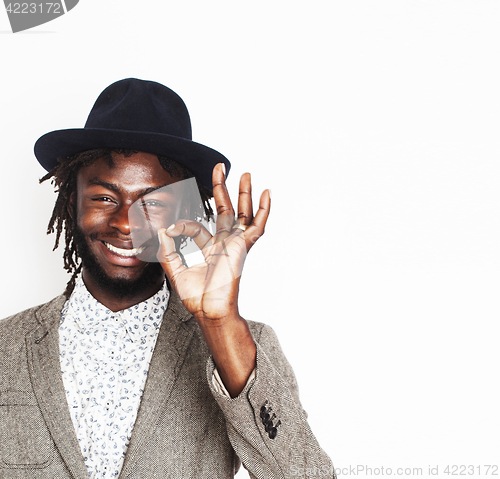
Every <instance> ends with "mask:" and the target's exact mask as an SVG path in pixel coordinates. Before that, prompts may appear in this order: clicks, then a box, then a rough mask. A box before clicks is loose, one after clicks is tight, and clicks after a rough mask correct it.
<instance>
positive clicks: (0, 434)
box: [0, 391, 54, 469]
mask: <svg viewBox="0 0 500 479" xmlns="http://www.w3.org/2000/svg"><path fill="white" fill-rule="evenodd" d="M26 396H27V394H26V393H19V392H17V391H16V392H13V391H8V392H4V393H1V394H0V468H10V469H42V468H44V467H47V466H48V465H49V464H50V462H51V461H52V457H53V451H54V444H53V442H52V439H51V437H50V433H49V430H48V429H47V426H46V424H45V421H44V420H43V417H42V413H41V411H40V409H39V407H38V405H37V404H36V403H35V404H33V403H31V404H30V401H29V399H28V400H27V398H26Z"/></svg>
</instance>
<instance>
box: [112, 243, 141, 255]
mask: <svg viewBox="0 0 500 479" xmlns="http://www.w3.org/2000/svg"><path fill="white" fill-rule="evenodd" d="M103 243H104V244H105V245H106V247H107V248H108V249H109V250H110V251H113V253H116V254H119V255H120V256H137V255H138V254H141V253H142V252H143V251H144V248H145V247H144V246H141V247H140V248H132V249H122V248H117V247H116V246H113V245H112V244H109V243H106V242H105V241H103Z"/></svg>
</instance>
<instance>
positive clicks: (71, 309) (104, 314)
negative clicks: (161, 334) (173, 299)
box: [61, 275, 170, 340]
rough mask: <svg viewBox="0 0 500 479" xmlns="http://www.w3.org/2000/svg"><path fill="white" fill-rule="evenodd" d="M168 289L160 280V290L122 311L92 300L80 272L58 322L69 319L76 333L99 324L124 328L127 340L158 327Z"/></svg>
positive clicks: (88, 329) (98, 327)
mask: <svg viewBox="0 0 500 479" xmlns="http://www.w3.org/2000/svg"><path fill="white" fill-rule="evenodd" d="M169 297H170V291H169V290H168V287H167V282H166V281H164V282H163V285H162V287H161V288H160V290H159V291H158V292H157V293H156V294H154V295H153V296H151V297H150V298H148V299H146V300H145V301H142V302H141V303H138V304H135V305H134V306H131V307H130V308H127V309H124V310H122V311H117V312H113V311H111V310H110V309H108V308H107V307H106V306H104V305H103V304H101V303H100V302H99V301H97V299H95V298H94V297H93V296H92V295H91V294H90V292H89V290H88V289H87V287H86V286H85V283H84V282H83V279H82V277H81V275H80V276H79V277H78V278H77V280H76V283H75V288H74V289H73V292H72V293H71V296H70V297H69V299H68V300H67V301H66V304H65V305H64V308H63V311H62V314H61V325H62V324H63V323H64V322H65V321H68V320H69V319H72V320H73V321H74V322H75V323H76V325H77V327H78V329H79V330H80V332H82V333H85V332H88V331H92V330H96V329H100V328H102V327H103V326H106V327H115V328H120V327H124V328H125V329H126V330H127V333H128V334H129V337H130V339H132V340H133V338H134V337H136V336H139V337H142V336H144V335H145V334H150V333H151V328H155V329H159V328H160V325H161V321H162V319H163V314H164V313H165V311H166V310H167V306H168V300H169Z"/></svg>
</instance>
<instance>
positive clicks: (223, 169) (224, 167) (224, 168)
mask: <svg viewBox="0 0 500 479" xmlns="http://www.w3.org/2000/svg"><path fill="white" fill-rule="evenodd" d="M221 165H222V172H223V173H224V176H226V165H225V164H224V163H221Z"/></svg>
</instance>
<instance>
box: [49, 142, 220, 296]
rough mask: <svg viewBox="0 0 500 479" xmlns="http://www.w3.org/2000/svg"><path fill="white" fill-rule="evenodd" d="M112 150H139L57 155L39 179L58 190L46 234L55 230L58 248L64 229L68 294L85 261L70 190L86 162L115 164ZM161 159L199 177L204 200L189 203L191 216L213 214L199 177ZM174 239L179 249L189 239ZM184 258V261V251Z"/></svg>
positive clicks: (182, 171)
mask: <svg viewBox="0 0 500 479" xmlns="http://www.w3.org/2000/svg"><path fill="white" fill-rule="evenodd" d="M112 153H117V154H120V155H124V156H125V157H127V158H128V157H130V156H132V155H133V154H135V153H138V151H137V150H130V149H116V148H98V149H94V150H88V151H84V152H82V153H78V154H76V155H73V156H70V157H68V158H58V160H57V165H56V166H55V167H54V168H53V169H52V170H51V171H49V172H48V173H47V174H46V175H45V176H43V177H42V178H41V179H40V183H43V182H44V181H47V180H49V179H51V178H52V181H51V184H52V185H53V186H54V189H55V192H56V193H58V195H57V199H56V204H55V206H54V209H53V211H52V216H51V218H50V221H49V224H48V227H47V234H51V233H54V232H55V233H56V239H55V243H54V249H53V251H55V250H56V249H57V248H58V246H59V241H60V239H61V235H62V232H63V229H64V242H65V248H64V254H63V261H64V269H65V270H66V271H67V272H68V273H70V274H72V276H71V279H70V280H69V281H68V284H67V286H66V290H65V291H64V294H65V296H66V297H69V296H70V294H71V292H72V291H73V288H74V287H75V281H76V278H77V276H78V274H79V273H80V271H81V270H82V263H81V260H80V257H79V255H78V251H77V248H76V244H75V242H74V240H73V227H74V221H76V202H74V203H73V205H72V204H71V202H70V198H71V194H72V193H73V192H76V181H77V177H78V173H79V171H80V170H81V169H82V168H84V167H86V166H90V165H92V164H93V163H94V162H95V161H97V160H98V159H100V158H104V160H105V161H106V162H107V163H108V165H109V166H110V167H112V166H113V165H114V162H113V157H112ZM158 160H159V162H160V164H161V166H162V167H163V169H164V170H165V171H167V172H168V173H170V175H172V176H173V177H174V178H179V179H180V180H185V179H188V178H193V177H194V178H195V179H196V183H197V185H198V189H199V191H200V196H201V204H194V202H193V200H192V199H191V202H192V204H189V208H190V211H191V218H190V219H193V220H199V219H205V220H206V221H208V220H209V219H210V218H212V217H213V215H214V213H213V210H212V207H211V205H210V198H211V197H212V194H211V192H210V191H209V190H208V189H207V188H206V187H204V186H203V185H202V184H201V183H200V181H199V180H198V178H196V177H195V176H194V175H193V174H192V173H191V172H190V171H189V170H188V169H187V168H185V167H183V166H182V165H180V164H179V163H177V162H175V161H173V160H171V159H169V158H166V157H163V156H158ZM174 241H175V245H176V249H177V251H178V252H180V248H181V247H182V246H183V245H184V244H185V243H186V238H185V237H177V238H174ZM181 259H182V261H183V262H184V263H185V261H184V258H183V257H182V255H181Z"/></svg>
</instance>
